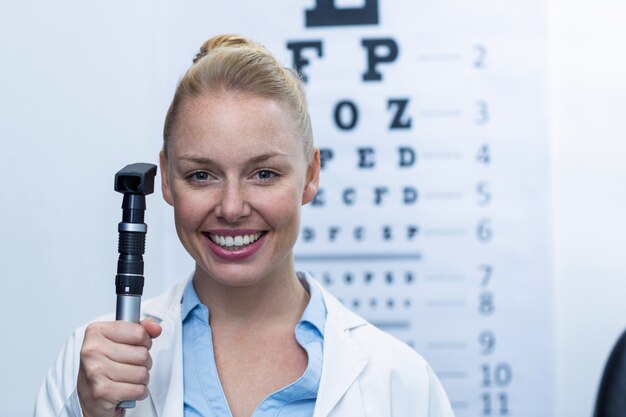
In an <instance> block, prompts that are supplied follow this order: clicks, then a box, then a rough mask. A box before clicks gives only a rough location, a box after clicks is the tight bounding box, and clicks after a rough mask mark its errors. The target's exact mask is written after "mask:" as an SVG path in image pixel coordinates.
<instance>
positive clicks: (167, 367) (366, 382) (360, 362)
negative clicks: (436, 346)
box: [34, 277, 454, 417]
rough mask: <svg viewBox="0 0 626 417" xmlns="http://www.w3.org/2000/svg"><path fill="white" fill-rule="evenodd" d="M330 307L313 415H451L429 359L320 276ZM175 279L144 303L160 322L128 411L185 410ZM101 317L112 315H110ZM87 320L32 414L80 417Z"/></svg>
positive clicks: (135, 415) (156, 414) (153, 416)
mask: <svg viewBox="0 0 626 417" xmlns="http://www.w3.org/2000/svg"><path fill="white" fill-rule="evenodd" d="M308 282H309V283H311V284H312V285H317V286H318V287H319V288H320V290H321V291H322V294H323V298H324V303H325V305H326V309H327V312H328V314H327V318H326V324H325V328H324V353H323V355H324V356H323V365H322V376H321V381H320V386H319V391H318V397H317V401H316V404H315V411H314V413H313V417H360V416H364V417H365V416H367V417H453V416H454V414H453V412H452V409H451V407H450V403H449V401H448V398H447V396H446V394H445V392H444V390H443V388H442V387H441V384H440V383H439V380H438V379H437V377H436V376H435V374H434V372H433V371H432V369H431V368H430V366H429V365H428V364H427V363H426V361H425V360H424V359H423V358H422V357H421V356H419V355H418V354H417V353H415V352H414V351H413V350H412V349H410V348H409V347H408V346H406V345H404V344H403V343H401V342H399V341H398V340H396V339H394V338H392V337H391V336H389V335H387V334H386V333H384V332H382V331H380V330H379V329H377V328H376V327H374V326H372V325H371V324H369V323H368V322H367V321H365V320H364V319H363V318H361V317H359V316H357V315H356V314H354V313H352V312H351V311H349V310H348V309H347V308H345V307H344V306H343V305H342V304H341V303H340V302H339V301H338V300H337V299H336V298H335V297H333V296H332V295H330V294H329V293H328V292H327V291H325V290H324V289H323V288H322V287H321V285H320V284H319V283H317V281H315V280H314V279H311V278H310V277H308ZM184 287H185V283H181V284H178V285H177V286H175V287H173V288H172V289H170V290H169V291H167V292H165V293H163V294H162V295H160V296H158V297H156V298H153V299H151V300H148V301H146V302H145V303H144V304H143V305H142V315H143V316H144V317H151V318H153V319H154V320H156V321H157V322H159V323H160V324H161V326H162V328H163V332H162V334H161V335H160V336H159V337H158V338H156V339H155V340H154V343H153V345H152V349H151V350H150V353H151V355H152V359H153V362H154V365H153V367H152V370H151V372H150V383H149V385H148V388H149V391H150V395H149V397H148V398H147V399H146V400H143V401H138V402H137V407H136V408H134V409H129V410H127V411H126V417H183V356H182V322H181V318H180V307H181V297H182V293H183V289H184ZM103 319H107V320H110V319H111V317H106V318H103ZM84 331H85V327H81V328H79V329H77V330H76V331H75V332H74V333H73V334H72V336H71V337H70V338H69V340H68V341H67V343H66V345H65V347H64V348H63V350H62V351H61V352H60V354H59V356H58V358H57V361H56V363H55V365H54V367H52V368H51V369H50V370H49V371H48V374H47V376H46V379H45V381H44V383H43V385H42V386H41V389H40V391H39V395H38V398H37V403H36V405H35V414H34V415H35V417H81V416H82V413H81V410H80V406H79V404H78V396H77V395H76V378H77V375H78V366H79V354H80V348H81V345H82V341H83V337H84Z"/></svg>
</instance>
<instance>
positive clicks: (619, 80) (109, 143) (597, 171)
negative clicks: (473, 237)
mask: <svg viewBox="0 0 626 417" xmlns="http://www.w3.org/2000/svg"><path fill="white" fill-rule="evenodd" d="M159 4H160V2H155V1H148V0H140V1H133V2H128V1H121V0H109V1H107V2H79V1H68V0H63V1H59V0H56V1H54V2H50V1H43V0H22V1H19V2H11V1H9V0H0V150H1V152H0V157H1V158H2V163H1V164H0V178H2V191H3V193H2V197H0V213H2V217H1V218H2V225H3V227H2V234H1V235H0V264H1V265H2V267H3V275H4V276H3V279H2V284H3V290H2V291H0V313H2V315H3V317H4V318H3V319H2V320H1V321H0V335H2V340H3V341H4V342H5V343H4V344H3V346H2V348H0V399H1V400H2V406H1V408H2V413H1V414H2V415H7V416H14V417H22V416H27V415H30V414H31V412H32V404H33V401H34V396H35V394H36V391H37V388H38V386H39V384H40V382H41V379H42V377H43V375H44V373H45V370H46V369H47V368H48V367H49V366H50V364H51V363H52V360H53V357H54V355H55V352H56V350H57V349H58V347H59V346H61V344H62V342H63V340H64V339H65V337H66V336H67V335H68V334H69V332H70V331H71V329H73V328H74V327H75V326H76V325H78V324H80V323H82V322H84V321H86V320H88V319H90V318H92V317H94V316H96V315H98V314H101V313H104V312H108V311H110V310H111V309H112V307H113V304H114V289H113V276H114V274H115V260H116V258H117V253H116V244H117V242H116V240H117V231H116V227H115V225H116V223H117V222H118V221H119V215H120V214H121V211H120V210H119V205H120V202H121V199H120V197H119V195H117V194H116V193H114V192H113V190H112V182H113V173H114V172H115V171H117V170H118V169H119V168H121V167H122V166H123V165H124V164H125V163H127V162H129V161H140V160H141V161H147V162H150V161H152V162H155V161H156V154H157V152H158V148H159V146H160V129H161V126H160V124H155V123H154V120H160V119H161V118H162V115H163V112H164V110H165V108H164V106H165V105H166V104H165V103H163V102H160V101H159V100H160V91H161V90H160V89H161V88H163V86H162V85H161V82H162V80H163V74H161V73H159V68H160V66H159V62H161V60H162V59H163V57H162V56H159V55H158V52H157V50H156V43H157V40H158V39H159V36H161V35H160V34H159V33H160V32H159V28H158V27H157V26H156V20H157V17H158V13H159ZM549 6H550V23H549V32H550V40H549V41H550V49H549V51H550V53H549V59H550V83H549V85H550V110H551V115H550V121H551V123H550V125H551V141H552V160H553V165H552V184H551V188H552V194H553V212H552V224H553V228H554V229H553V236H554V242H553V244H554V253H553V255H554V259H555V262H554V264H555V279H556V311H557V322H556V329H557V334H556V340H557V352H556V358H557V368H556V369H557V378H556V381H557V390H556V393H557V413H556V415H557V416H563V417H578V416H580V417H584V416H589V415H590V414H591V409H592V405H593V401H594V396H595V393H596V390H597V384H598V380H599V377H600V373H601V369H602V366H603V364H604V361H605V359H606V356H607V355H608V353H609V351H610V348H611V346H612V344H613V342H614V341H615V339H616V338H617V337H618V335H619V334H620V333H621V331H622V330H623V329H624V328H626V303H624V302H623V298H624V297H623V295H622V294H623V293H624V291H626V280H624V279H622V277H623V276H626V267H625V266H624V264H623V262H622V261H621V260H622V251H623V249H624V248H626V220H624V213H626V187H624V181H625V180H626V164H624V160H625V158H624V157H623V156H622V153H623V152H626V117H625V115H626V77H624V75H623V74H625V73H626V56H625V54H624V52H623V51H624V45H623V40H624V39H626V26H625V25H624V24H623V16H624V14H625V13H626V5H624V4H623V2H617V1H616V0H595V1H593V2H592V1H591V0H584V1H583V0H578V1H571V0H570V1H565V0H550V3H549ZM148 204H149V210H148V220H147V221H148V223H149V224H150V230H149V234H148V249H147V255H146V264H147V270H146V277H147V279H150V280H151V282H152V283H153V284H152V285H151V286H150V287H149V288H148V289H147V295H150V294H153V293H155V292H157V291H158V290H159V289H160V288H161V286H162V285H163V283H164V278H163V273H162V271H160V270H158V268H156V267H155V266H154V265H155V263H156V262H151V259H154V260H156V259H158V258H159V256H160V254H161V253H162V248H161V247H160V245H159V244H158V242H157V241H155V240H151V239H150V238H151V236H157V235H158V234H159V233H160V231H159V224H163V223H166V222H159V221H157V220H158V219H157V218H155V217H154V216H157V215H156V214H153V215H152V216H153V217H150V215H151V214H150V213H160V212H165V213H167V210H165V209H164V207H163V203H162V202H161V201H160V196H159V195H158V194H156V195H155V196H152V197H150V198H149V200H148ZM157 217H158V216H157ZM93 294H111V297H110V299H106V298H105V297H98V298H96V297H93Z"/></svg>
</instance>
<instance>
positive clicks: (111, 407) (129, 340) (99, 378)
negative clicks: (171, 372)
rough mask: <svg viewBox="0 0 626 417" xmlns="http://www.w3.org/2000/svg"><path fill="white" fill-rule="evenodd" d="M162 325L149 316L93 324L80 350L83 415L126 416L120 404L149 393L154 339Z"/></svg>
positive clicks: (80, 392) (80, 390)
mask: <svg viewBox="0 0 626 417" xmlns="http://www.w3.org/2000/svg"><path fill="white" fill-rule="evenodd" d="M160 334H161V326H160V325H158V324H157V323H155V322H153V321H151V320H149V319H147V320H143V321H142V322H141V323H139V324H137V323H129V322H124V321H113V322H99V323H92V324H90V325H89V326H88V327H87V329H86V330H85V339H84V340H83V346H82V348H81V350H80V367H79V369H78V386H77V390H78V398H79V400H80V406H81V408H82V410H83V415H84V417H114V416H121V415H123V410H121V409H116V408H117V405H118V404H119V403H120V402H122V401H126V400H143V399H145V398H146V397H147V396H148V387H147V385H148V381H149V380H150V373H149V370H150V368H151V367H152V358H151V357H150V353H149V350H150V348H151V347H152V339H154V338H155V337H158V336H159V335H160Z"/></svg>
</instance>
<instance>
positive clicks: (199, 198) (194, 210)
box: [172, 191, 207, 229]
mask: <svg viewBox="0 0 626 417" xmlns="http://www.w3.org/2000/svg"><path fill="white" fill-rule="evenodd" d="M172 198H173V203H174V204H173V205H174V216H175V219H176V227H177V228H180V229H189V228H192V227H193V226H194V225H196V224H197V223H198V222H201V221H202V220H203V218H204V216H206V208H207V198H206V196H203V195H202V194H200V193H190V192H186V191H178V192H174V194H173V196H172Z"/></svg>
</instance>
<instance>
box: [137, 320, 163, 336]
mask: <svg viewBox="0 0 626 417" xmlns="http://www.w3.org/2000/svg"><path fill="white" fill-rule="evenodd" d="M139 324H141V325H142V326H143V328H144V329H146V332H148V334H149V335H150V337H151V338H153V339H154V338H155V337H159V335H160V334H161V330H162V329H161V325H160V324H158V323H156V322H155V321H154V320H152V319H143V320H142V321H141V322H140V323H139Z"/></svg>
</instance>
